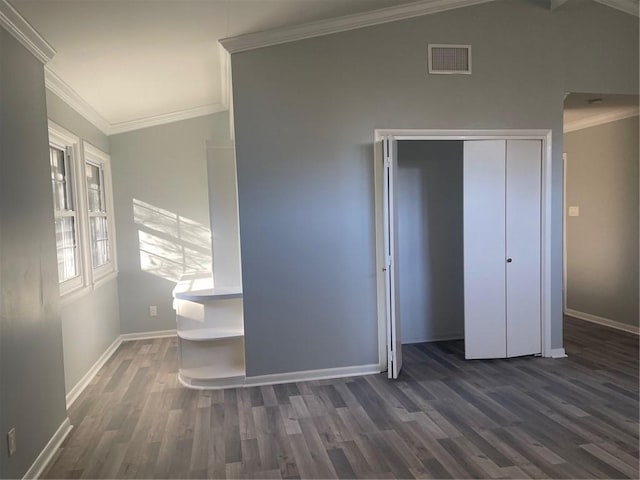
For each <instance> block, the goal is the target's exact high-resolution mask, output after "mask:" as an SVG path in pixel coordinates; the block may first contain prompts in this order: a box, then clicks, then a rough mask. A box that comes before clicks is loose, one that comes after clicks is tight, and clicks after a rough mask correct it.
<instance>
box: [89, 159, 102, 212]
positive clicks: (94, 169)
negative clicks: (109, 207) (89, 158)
mask: <svg viewBox="0 0 640 480" xmlns="http://www.w3.org/2000/svg"><path fill="white" fill-rule="evenodd" d="M85 172H86V175H87V195H88V197H89V211H90V212H95V213H97V212H103V213H104V212H105V209H104V205H103V202H102V178H101V177H102V172H101V171H100V167H98V166H96V165H92V164H90V163H87V164H86V165H85Z"/></svg>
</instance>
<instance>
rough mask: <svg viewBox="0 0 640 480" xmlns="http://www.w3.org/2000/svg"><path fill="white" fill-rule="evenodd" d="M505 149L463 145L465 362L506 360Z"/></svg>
mask: <svg viewBox="0 0 640 480" xmlns="http://www.w3.org/2000/svg"><path fill="white" fill-rule="evenodd" d="M505 148H506V141H505V140H473V141H465V142H464V172H463V176H464V180H463V195H464V198H463V210H464V343H465V358H467V359H473V358H504V357H506V356H507V350H506V348H507V347H506V345H507V342H506V335H507V332H506V309H505V304H506V298H505V297H506V292H505V289H506V271H505V270H506V259H505V194H506V192H505V190H506V188H505V183H506V182H505V161H506V160H505ZM538 238H539V237H538Z"/></svg>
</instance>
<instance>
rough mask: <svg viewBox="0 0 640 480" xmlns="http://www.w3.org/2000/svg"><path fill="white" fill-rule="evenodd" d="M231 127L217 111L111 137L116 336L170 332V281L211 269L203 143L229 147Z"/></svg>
mask: <svg viewBox="0 0 640 480" xmlns="http://www.w3.org/2000/svg"><path fill="white" fill-rule="evenodd" d="M228 123H229V122H228V113H227V112H221V113H218V114H215V115H208V116H205V117H199V118H194V119H190V120H184V121H181V122H175V123H171V124H167V125H161V126H157V127H151V128H146V129H142V130H135V131H132V132H127V133H122V134H119V135H114V136H111V137H109V140H110V143H111V162H112V170H113V190H114V202H115V211H116V233H117V247H118V266H119V271H120V272H119V277H118V288H119V299H120V325H121V333H132V332H145V331H154V330H168V329H175V328H176V323H175V312H174V310H173V308H172V300H173V298H172V295H171V292H172V290H173V288H174V287H175V282H176V281H177V280H178V278H179V277H180V275H181V274H182V273H183V272H184V271H185V269H188V268H194V269H196V270H197V269H200V268H209V269H211V233H210V230H209V207H208V205H209V200H208V186H207V162H206V142H207V140H210V141H211V142H212V143H213V144H225V143H226V144H227V145H228V144H229V143H230V135H229V126H228ZM198 265H199V266H198ZM150 305H157V307H158V316H157V317H150V316H149V306H150Z"/></svg>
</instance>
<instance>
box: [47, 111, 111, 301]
mask: <svg viewBox="0 0 640 480" xmlns="http://www.w3.org/2000/svg"><path fill="white" fill-rule="evenodd" d="M48 126H49V145H52V146H54V147H56V148H60V149H63V150H65V149H66V148H67V147H71V150H72V159H71V177H72V178H71V181H72V188H73V196H74V207H75V211H76V221H77V227H76V235H77V245H78V265H77V268H78V272H79V275H77V276H76V277H73V278H71V279H69V280H66V281H64V282H61V283H59V285H60V297H61V303H62V305H66V304H68V303H70V302H73V301H76V300H78V299H79V298H81V297H82V296H84V295H86V294H88V293H89V292H91V291H92V290H94V289H96V288H98V287H100V286H102V285H103V284H105V283H107V282H108V281H110V280H112V279H113V278H116V277H117V274H118V270H117V265H118V259H117V254H116V230H115V221H114V209H113V184H112V176H111V157H110V156H109V155H108V154H106V153H105V152H103V151H102V150H100V149H98V148H96V147H94V146H93V145H91V144H90V143H89V142H87V141H84V140H83V141H81V140H80V138H79V137H78V136H77V135H74V134H73V133H71V132H69V131H68V130H66V129H65V128H63V127H61V126H60V125H58V124H56V123H55V122H52V121H51V120H49V122H48ZM86 161H89V162H90V163H93V164H99V165H100V166H101V167H102V172H103V175H104V197H105V206H106V208H107V228H108V232H109V258H110V261H109V262H108V263H106V264H105V265H101V266H100V267H98V268H96V269H94V268H93V261H92V258H91V232H90V231H89V209H88V191H87V182H86V174H85V169H84V168H85V162H86Z"/></svg>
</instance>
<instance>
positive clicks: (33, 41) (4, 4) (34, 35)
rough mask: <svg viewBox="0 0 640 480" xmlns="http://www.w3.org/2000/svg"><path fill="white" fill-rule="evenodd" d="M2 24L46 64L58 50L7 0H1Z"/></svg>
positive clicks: (0, 22)
mask: <svg viewBox="0 0 640 480" xmlns="http://www.w3.org/2000/svg"><path fill="white" fill-rule="evenodd" d="M0 26H2V27H3V28H4V29H5V30H6V31H7V32H9V33H10V34H11V35H12V36H13V37H14V38H15V39H16V40H18V41H19V42H20V43H21V44H22V45H24V47H25V48H26V49H27V50H29V51H30V52H31V53H32V54H33V55H34V56H35V57H36V58H37V59H38V60H40V62H42V63H43V64H46V63H47V62H48V61H49V60H51V59H52V58H53V57H54V55H55V54H56V51H55V50H54V48H53V47H52V46H51V45H50V44H49V42H47V41H46V40H45V39H44V38H43V37H42V35H40V34H39V33H38V32H37V31H36V29H35V28H33V27H32V26H31V24H30V23H29V22H27V20H26V19H25V18H24V17H23V16H22V15H20V13H19V12H18V11H17V10H16V9H15V8H13V5H11V4H10V3H9V2H8V1H7V0H0Z"/></svg>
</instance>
